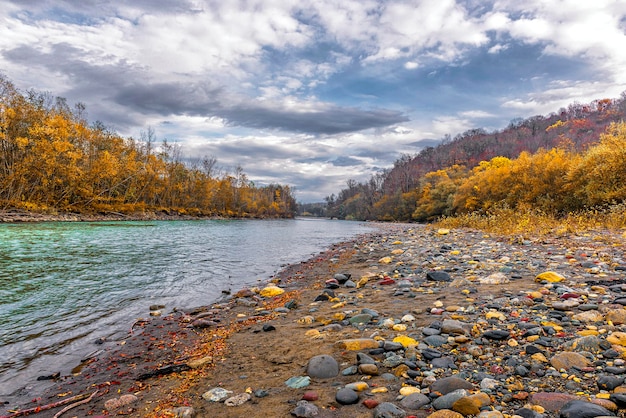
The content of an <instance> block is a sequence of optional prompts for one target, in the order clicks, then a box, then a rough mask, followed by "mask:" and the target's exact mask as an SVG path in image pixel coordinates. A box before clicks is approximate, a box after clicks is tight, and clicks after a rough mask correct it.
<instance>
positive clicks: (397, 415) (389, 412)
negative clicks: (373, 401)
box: [374, 402, 406, 418]
mask: <svg viewBox="0 0 626 418" xmlns="http://www.w3.org/2000/svg"><path fill="white" fill-rule="evenodd" d="M405 417H406V412H405V411H404V410H403V409H401V408H399V407H397V406H396V405H395V404H393V403H391V402H383V403H381V404H380V405H378V406H377V407H376V409H374V418H405Z"/></svg>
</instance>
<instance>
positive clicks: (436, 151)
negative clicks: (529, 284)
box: [326, 94, 626, 221]
mask: <svg viewBox="0 0 626 418" xmlns="http://www.w3.org/2000/svg"><path fill="white" fill-rule="evenodd" d="M624 119H626V95H625V94H622V97H621V98H620V99H615V100H613V99H602V100H596V101H593V102H592V103H589V104H572V105H570V106H568V108H567V109H565V108H563V109H561V110H559V112H557V113H553V114H550V115H548V116H535V117H532V118H528V119H525V120H515V121H512V122H511V123H510V125H509V126H508V127H506V128H505V129H502V130H498V131H495V132H486V131H484V130H483V129H473V130H470V131H467V132H465V133H463V134H459V135H457V136H456V137H454V138H446V139H444V140H443V141H442V142H441V144H440V145H438V146H437V147H429V148H425V149H423V150H422V151H420V152H419V153H418V154H417V155H415V156H409V155H404V156H402V157H401V158H400V159H398V160H397V161H396V163H395V165H394V167H393V168H392V169H390V170H387V171H385V172H382V173H379V174H377V175H374V176H372V177H371V178H370V180H369V181H368V182H365V183H358V182H356V181H353V180H349V181H348V183H347V188H346V189H344V190H342V191H341V192H340V193H339V194H338V195H337V196H335V195H332V196H329V197H327V198H326V200H327V203H328V207H327V213H326V214H327V216H331V217H337V218H342V219H360V220H373V219H378V220H393V221H411V220H415V221H428V220H433V219H436V218H438V217H440V216H442V215H453V214H461V213H467V212H472V211H478V212H481V211H482V212H484V211H487V210H489V209H491V208H494V207H498V206H499V207H509V208H514V207H532V208H534V209H538V210H542V211H545V212H546V213H551V214H554V215H556V216H559V215H561V214H564V213H566V212H571V211H577V210H582V209H588V208H593V207H600V206H606V205H611V204H615V203H621V202H623V201H624V199H626V186H625V185H626V127H625V126H626V125H624V123H623V120H624Z"/></svg>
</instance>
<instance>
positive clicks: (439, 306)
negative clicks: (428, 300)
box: [433, 300, 443, 308]
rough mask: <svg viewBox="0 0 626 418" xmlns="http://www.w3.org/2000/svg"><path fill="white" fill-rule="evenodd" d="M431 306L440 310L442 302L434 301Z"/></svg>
mask: <svg viewBox="0 0 626 418" xmlns="http://www.w3.org/2000/svg"><path fill="white" fill-rule="evenodd" d="M433 305H435V308H441V307H442V306H443V302H442V301H440V300H436V301H435V302H434V303H433Z"/></svg>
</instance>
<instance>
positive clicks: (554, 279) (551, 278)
mask: <svg viewBox="0 0 626 418" xmlns="http://www.w3.org/2000/svg"><path fill="white" fill-rule="evenodd" d="M563 280H565V277H563V276H561V275H560V274H559V273H555V272H554V271H546V272H543V273H541V274H539V275H537V277H535V281H536V282H543V281H546V282H549V283H559V282H562V281H563Z"/></svg>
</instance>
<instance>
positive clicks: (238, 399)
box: [224, 392, 250, 407]
mask: <svg viewBox="0 0 626 418" xmlns="http://www.w3.org/2000/svg"><path fill="white" fill-rule="evenodd" d="M249 400H250V394H249V393H246V392H244V393H240V394H238V395H235V396H232V397H230V398H228V399H226V400H225V401H224V405H226V406H231V407H232V406H239V405H243V404H244V403H246V402H248V401H249Z"/></svg>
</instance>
